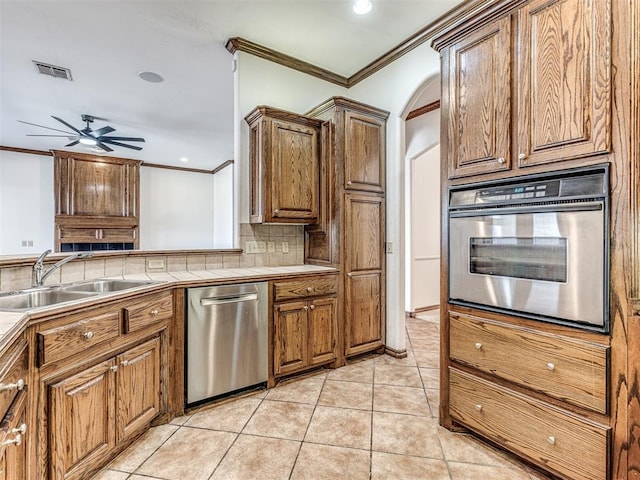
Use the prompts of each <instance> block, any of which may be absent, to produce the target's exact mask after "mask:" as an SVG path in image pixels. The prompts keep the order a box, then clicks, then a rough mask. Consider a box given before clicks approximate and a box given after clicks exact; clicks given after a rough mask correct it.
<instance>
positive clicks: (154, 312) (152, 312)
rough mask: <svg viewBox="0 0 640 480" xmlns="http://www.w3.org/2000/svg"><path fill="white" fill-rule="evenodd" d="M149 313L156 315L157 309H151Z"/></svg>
mask: <svg viewBox="0 0 640 480" xmlns="http://www.w3.org/2000/svg"><path fill="white" fill-rule="evenodd" d="M151 315H153V316H154V317H157V316H158V310H157V309H155V308H154V309H153V310H151Z"/></svg>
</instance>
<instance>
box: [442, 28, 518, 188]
mask: <svg viewBox="0 0 640 480" xmlns="http://www.w3.org/2000/svg"><path fill="white" fill-rule="evenodd" d="M511 58H512V55H511V22H510V19H509V18H505V19H502V20H499V21H497V22H495V23H493V24H490V25H488V26H486V27H484V28H482V29H480V30H478V31H476V32H474V33H473V34H471V35H470V36H468V37H466V38H465V39H463V40H461V41H460V42H458V43H456V44H454V45H452V46H451V47H449V48H448V51H446V52H444V53H443V56H442V61H443V65H442V74H443V94H442V106H443V108H442V116H443V128H444V126H445V125H446V128H447V135H448V137H449V139H450V143H449V144H448V145H447V148H448V158H449V162H448V164H449V177H450V178H454V177H463V176H467V175H477V174H481V173H490V172H497V171H501V170H508V169H509V168H510V161H511V159H510V139H511V133H510V128H511V110H510V109H511Z"/></svg>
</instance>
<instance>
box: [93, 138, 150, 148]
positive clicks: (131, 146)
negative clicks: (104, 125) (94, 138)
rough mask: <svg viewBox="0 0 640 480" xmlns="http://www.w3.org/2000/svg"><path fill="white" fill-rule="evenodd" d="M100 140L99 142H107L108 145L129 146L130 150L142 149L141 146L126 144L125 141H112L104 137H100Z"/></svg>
mask: <svg viewBox="0 0 640 480" xmlns="http://www.w3.org/2000/svg"><path fill="white" fill-rule="evenodd" d="M143 141H144V140H143ZM100 142H101V143H108V144H110V145H116V146H118V147H124V148H131V149H132V150H142V147H137V146H135V145H127V144H126V143H120V142H114V141H113V140H111V139H106V138H102V139H100Z"/></svg>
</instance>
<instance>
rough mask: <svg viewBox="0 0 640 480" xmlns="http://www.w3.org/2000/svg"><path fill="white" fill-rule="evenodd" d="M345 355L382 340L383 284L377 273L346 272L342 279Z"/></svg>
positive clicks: (366, 348) (359, 351)
mask: <svg viewBox="0 0 640 480" xmlns="http://www.w3.org/2000/svg"><path fill="white" fill-rule="evenodd" d="M346 283H347V284H346V292H345V293H346V298H345V304H346V305H345V337H346V338H345V345H346V352H345V353H346V355H357V354H359V353H363V352H366V351H369V350H372V349H374V348H377V347H380V346H382V344H383V328H384V312H383V310H382V305H383V303H382V302H383V298H384V297H383V295H384V293H383V292H384V286H383V280H382V274H381V273H375V272H374V273H350V274H348V275H347V279H346Z"/></svg>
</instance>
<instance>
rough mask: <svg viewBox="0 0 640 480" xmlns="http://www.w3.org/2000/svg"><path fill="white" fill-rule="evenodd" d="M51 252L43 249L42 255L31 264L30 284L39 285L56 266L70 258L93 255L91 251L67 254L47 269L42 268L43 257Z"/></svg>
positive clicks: (58, 266) (68, 260)
mask: <svg viewBox="0 0 640 480" xmlns="http://www.w3.org/2000/svg"><path fill="white" fill-rule="evenodd" d="M50 253H51V249H49V250H45V251H44V252H43V253H42V255H40V256H39V257H38V259H37V260H36V263H34V264H33V272H32V276H31V285H32V286H33V287H41V286H42V285H43V284H44V281H45V280H46V279H47V277H48V276H49V275H51V274H52V273H53V272H55V271H56V270H57V269H58V268H60V267H61V266H62V265H64V264H65V263H67V262H70V261H71V260H75V259H76V258H90V257H92V256H93V253H92V252H78V253H74V254H73V255H69V256H68V257H65V258H63V259H62V260H60V261H59V262H57V263H55V264H54V265H53V266H51V267H50V268H49V269H48V270H47V271H45V270H44V259H45V257H46V256H47V255H49V254H50Z"/></svg>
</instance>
